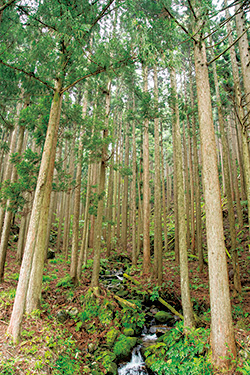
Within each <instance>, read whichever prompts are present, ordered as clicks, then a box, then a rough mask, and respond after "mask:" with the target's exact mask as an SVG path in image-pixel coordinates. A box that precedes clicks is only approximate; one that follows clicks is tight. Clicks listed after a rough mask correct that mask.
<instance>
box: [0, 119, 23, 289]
mask: <svg viewBox="0 0 250 375" xmlns="http://www.w3.org/2000/svg"><path fill="white" fill-rule="evenodd" d="M24 130H25V129H24V127H23V126H19V133H18V140H17V148H16V152H17V154H18V155H21V152H22V146H23V138H24ZM16 180H17V169H16V168H15V167H13V168H12V173H11V179H10V182H11V183H12V184H13V183H15V182H16ZM12 218H13V211H12V210H11V200H10V199H8V201H7V204H6V213H5V217H4V225H3V230H2V235H1V243H0V282H3V279H4V266H5V260H6V255H7V247H8V241H9V236H10V227H11V220H12Z"/></svg>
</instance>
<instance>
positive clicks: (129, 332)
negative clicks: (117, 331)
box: [123, 328, 135, 337]
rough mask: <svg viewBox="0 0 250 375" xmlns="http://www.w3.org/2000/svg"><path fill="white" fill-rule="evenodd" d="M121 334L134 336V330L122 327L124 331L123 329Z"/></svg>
mask: <svg viewBox="0 0 250 375" xmlns="http://www.w3.org/2000/svg"><path fill="white" fill-rule="evenodd" d="M123 334H124V335H125V336H130V337H131V336H134V334H135V331H134V330H133V328H124V331H123Z"/></svg>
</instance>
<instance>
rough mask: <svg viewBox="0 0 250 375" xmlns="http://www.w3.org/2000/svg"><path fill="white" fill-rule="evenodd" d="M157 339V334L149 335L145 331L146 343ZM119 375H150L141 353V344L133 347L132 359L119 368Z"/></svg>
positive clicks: (144, 338) (143, 335)
mask: <svg viewBox="0 0 250 375" xmlns="http://www.w3.org/2000/svg"><path fill="white" fill-rule="evenodd" d="M156 339H157V336H156V334H153V335H149V334H147V333H146V332H145V331H144V333H143V334H142V340H143V341H144V345H146V344H147V343H152V342H154V341H155V340H156ZM118 375H149V372H148V371H147V368H146V366H145V362H144V360H143V357H142V354H141V345H139V346H136V347H135V348H134V349H133V351H132V358H131V361H130V362H128V363H127V364H126V365H123V366H122V367H120V368H119V369H118Z"/></svg>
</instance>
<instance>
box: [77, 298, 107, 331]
mask: <svg viewBox="0 0 250 375" xmlns="http://www.w3.org/2000/svg"><path fill="white" fill-rule="evenodd" d="M78 317H79V319H80V321H81V322H87V321H91V320H93V319H94V318H96V317H98V320H99V322H100V324H101V325H103V326H108V325H109V324H110V323H111V321H112V318H113V306H112V305H111V304H110V302H109V300H107V299H104V300H103V301H102V303H101V304H100V303H99V300H98V299H96V298H95V296H94V295H93V294H92V292H91V291H89V292H88V293H87V294H86V295H85V296H84V298H83V311H81V312H80V313H79V314H78ZM91 328H92V326H89V327H88V329H89V330H91Z"/></svg>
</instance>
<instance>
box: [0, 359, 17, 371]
mask: <svg viewBox="0 0 250 375" xmlns="http://www.w3.org/2000/svg"><path fill="white" fill-rule="evenodd" d="M0 371H1V375H16V374H17V372H16V371H17V369H16V368H15V361H14V359H7V360H6V361H4V360H2V359H1V360H0Z"/></svg>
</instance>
